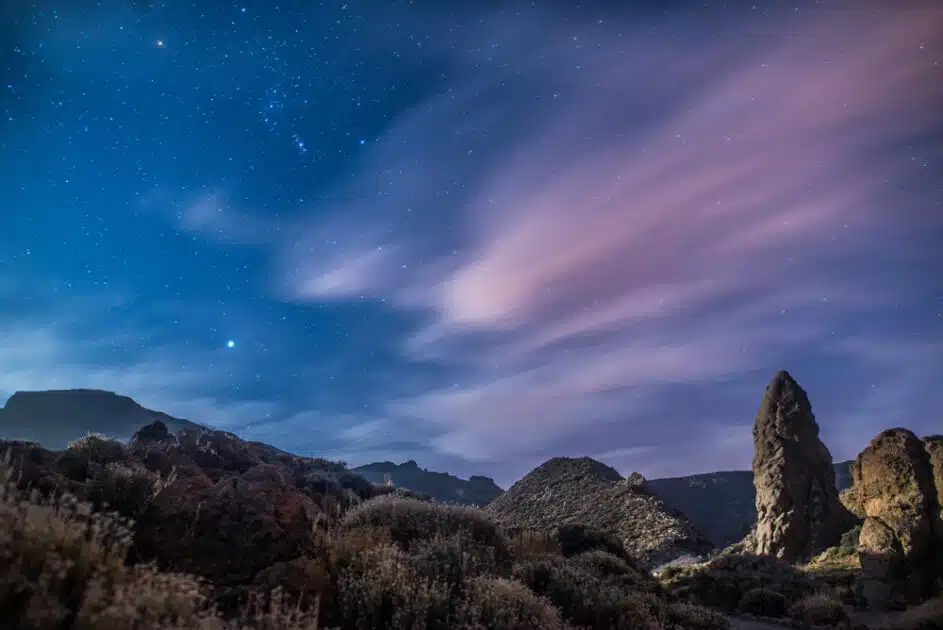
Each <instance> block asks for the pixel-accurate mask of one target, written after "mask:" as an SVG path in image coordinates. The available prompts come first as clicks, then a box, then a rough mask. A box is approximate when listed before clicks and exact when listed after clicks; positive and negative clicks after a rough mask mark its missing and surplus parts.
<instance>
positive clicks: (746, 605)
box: [737, 588, 789, 618]
mask: <svg viewBox="0 0 943 630" xmlns="http://www.w3.org/2000/svg"><path fill="white" fill-rule="evenodd" d="M737 608H738V609H739V610H740V612H742V613H746V614H748V615H757V616H759V617H777V618H778V617H785V616H786V611H787V609H788V608H789V602H788V601H787V600H786V596H785V595H783V594H782V593H778V592H776V591H773V590H770V589H768V588H753V589H750V590H749V591H747V592H746V593H744V594H743V597H741V598H740V603H739V605H738V606H737Z"/></svg>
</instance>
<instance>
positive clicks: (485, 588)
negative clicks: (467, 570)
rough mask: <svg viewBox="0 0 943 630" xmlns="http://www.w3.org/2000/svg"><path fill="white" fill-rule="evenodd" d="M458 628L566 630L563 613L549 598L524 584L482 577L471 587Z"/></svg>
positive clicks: (461, 605)
mask: <svg viewBox="0 0 943 630" xmlns="http://www.w3.org/2000/svg"><path fill="white" fill-rule="evenodd" d="M456 617H457V619H459V620H460V621H459V623H458V624H457V625H458V627H459V628H461V629H462V630H464V629H468V630H478V629H479V628H488V629H489V630H532V629H534V628H540V629H541V630H544V629H545V630H563V629H564V628H566V627H567V624H566V623H564V621H563V618H562V617H561V616H560V612H559V611H558V610H557V609H556V608H554V607H553V606H552V605H551V604H550V602H549V601H547V599H546V598H543V597H538V596H537V595H535V594H534V593H533V592H531V591H530V590H528V589H527V588H526V587H525V586H524V585H523V584H520V583H519V582H514V581H511V580H506V579H503V578H494V577H480V578H476V579H474V580H472V581H471V582H470V583H469V584H468V588H467V590H466V592H465V597H464V599H463V600H462V603H461V604H460V607H459V610H458V614H457V615H456Z"/></svg>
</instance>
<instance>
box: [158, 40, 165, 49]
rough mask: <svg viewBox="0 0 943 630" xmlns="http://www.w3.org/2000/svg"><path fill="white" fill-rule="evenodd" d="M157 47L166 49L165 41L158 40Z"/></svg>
mask: <svg viewBox="0 0 943 630" xmlns="http://www.w3.org/2000/svg"><path fill="white" fill-rule="evenodd" d="M157 47H158V48H163V47H164V40H162V39H158V40H157Z"/></svg>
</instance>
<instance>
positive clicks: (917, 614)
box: [889, 597, 943, 630]
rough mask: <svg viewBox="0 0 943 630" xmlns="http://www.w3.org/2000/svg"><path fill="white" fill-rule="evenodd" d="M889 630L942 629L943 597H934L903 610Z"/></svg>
mask: <svg viewBox="0 0 943 630" xmlns="http://www.w3.org/2000/svg"><path fill="white" fill-rule="evenodd" d="M889 630H943V597H935V598H933V599H930V600H927V601H925V602H923V603H922V604H920V605H919V606H914V607H913V608H910V609H908V610H905V611H904V612H902V613H901V614H900V616H898V617H897V619H895V620H894V622H893V623H892V624H891V625H890V628H889Z"/></svg>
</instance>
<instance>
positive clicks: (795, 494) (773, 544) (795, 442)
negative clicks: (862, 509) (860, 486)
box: [744, 371, 854, 562]
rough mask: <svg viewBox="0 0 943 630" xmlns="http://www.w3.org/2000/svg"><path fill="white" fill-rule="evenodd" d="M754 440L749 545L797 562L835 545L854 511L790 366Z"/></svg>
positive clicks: (767, 401) (770, 393)
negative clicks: (754, 516) (837, 481)
mask: <svg viewBox="0 0 943 630" xmlns="http://www.w3.org/2000/svg"><path fill="white" fill-rule="evenodd" d="M753 444H754V447H755V449H756V450H755V454H754V456H753V479H754V485H755V486H756V511H757V521H756V524H755V525H754V527H753V529H752V531H751V532H750V534H749V535H748V536H747V538H746V539H745V541H744V543H745V544H744V548H745V550H746V551H747V552H751V553H756V554H760V555H771V556H775V557H777V558H781V559H783V560H786V561H788V562H797V561H800V560H804V559H808V558H811V557H812V556H813V555H815V554H817V553H819V552H821V551H823V550H825V549H826V548H828V547H831V546H834V545H837V544H838V542H839V540H840V538H841V535H842V533H843V532H844V531H845V530H847V529H850V527H851V526H852V525H853V522H854V517H853V515H851V514H850V513H849V512H848V510H846V509H845V507H844V506H843V505H842V504H841V502H840V501H839V499H838V489H837V488H836V486H835V470H834V468H833V466H832V455H831V453H829V451H828V448H826V446H825V444H823V443H822V441H821V440H820V439H819V425H818V424H817V423H816V421H815V416H814V415H813V414H812V406H811V405H810V403H809V399H808V397H807V396H806V393H805V391H803V389H802V388H801V387H800V386H799V384H798V383H796V381H795V380H794V379H793V378H792V376H790V375H789V373H788V372H785V371H782V372H779V373H778V374H776V376H775V377H774V378H773V380H772V381H771V382H770V384H769V385H768V386H767V388H766V393H765V395H764V397H763V403H762V405H761V406H760V410H759V413H758V414H757V416H756V421H755V423H754V425H753Z"/></svg>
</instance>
